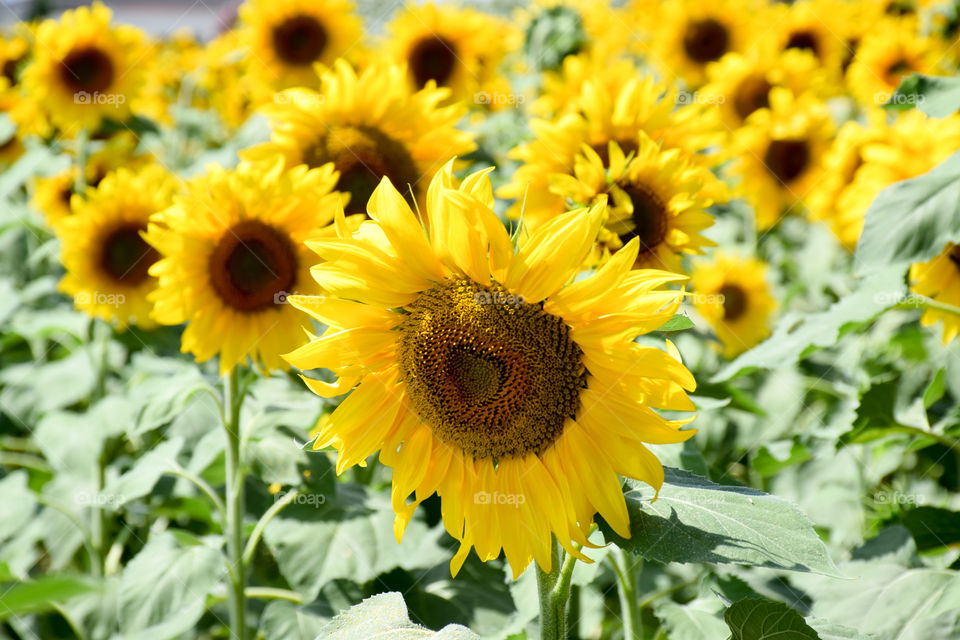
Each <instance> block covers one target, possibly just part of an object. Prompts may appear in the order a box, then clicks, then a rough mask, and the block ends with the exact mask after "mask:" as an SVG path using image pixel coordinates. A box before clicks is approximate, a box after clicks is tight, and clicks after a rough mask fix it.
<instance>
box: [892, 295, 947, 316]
mask: <svg viewBox="0 0 960 640" xmlns="http://www.w3.org/2000/svg"><path fill="white" fill-rule="evenodd" d="M891 309H919V310H921V311H939V312H941V313H949V314H950V315H954V316H960V307H955V306H953V305H952V304H946V303H945V302H938V301H936V300H934V299H933V298H928V297H926V296H921V295H917V294H916V293H913V294H910V296H909V297H908V298H907V300H906V301H904V302H901V303H899V304H896V305H894V306H893V307H891Z"/></svg>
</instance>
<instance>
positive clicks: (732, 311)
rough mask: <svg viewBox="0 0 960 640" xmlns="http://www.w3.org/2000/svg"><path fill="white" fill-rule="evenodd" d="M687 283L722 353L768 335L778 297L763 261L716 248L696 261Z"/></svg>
mask: <svg viewBox="0 0 960 640" xmlns="http://www.w3.org/2000/svg"><path fill="white" fill-rule="evenodd" d="M690 284H691V288H692V289H693V291H694V293H693V294H692V297H693V299H694V306H695V307H696V309H697V312H699V313H700V315H701V316H703V317H704V319H705V320H706V321H707V322H709V323H710V326H711V327H713V330H714V332H715V333H716V334H717V337H718V338H719V339H720V342H721V343H722V344H723V355H724V357H726V358H733V357H735V356H737V355H738V354H740V353H743V352H744V351H746V350H747V349H750V348H752V347H754V346H756V345H757V344H759V343H760V341H761V340H763V339H764V338H766V337H767V336H768V335H770V316H771V315H772V314H773V312H774V310H776V308H777V300H776V298H774V297H773V294H772V292H771V290H770V285H769V283H768V282H767V264H766V263H764V262H762V261H760V260H757V259H756V258H740V257H736V256H732V255H726V254H723V253H721V252H717V253H715V254H713V257H712V258H711V259H710V260H703V261H698V262H697V263H695V266H694V269H693V275H692V277H691V280H690Z"/></svg>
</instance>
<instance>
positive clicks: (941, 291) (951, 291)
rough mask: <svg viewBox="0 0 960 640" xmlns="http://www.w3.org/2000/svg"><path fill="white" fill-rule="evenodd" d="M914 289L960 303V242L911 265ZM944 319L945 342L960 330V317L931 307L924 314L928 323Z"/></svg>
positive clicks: (927, 324)
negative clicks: (931, 257)
mask: <svg viewBox="0 0 960 640" xmlns="http://www.w3.org/2000/svg"><path fill="white" fill-rule="evenodd" d="M910 290H911V291H913V292H915V293H918V294H920V295H922V296H927V297H930V298H933V299H934V300H935V301H937V302H942V303H944V304H949V305H953V306H954V307H960V245H955V244H953V243H952V242H949V243H947V246H946V248H945V249H944V250H943V251H942V252H941V253H940V254H939V255H938V256H936V257H934V258H933V259H932V260H930V261H928V262H921V263H919V264H914V265H910ZM937 322H943V343H944V344H947V343H948V342H950V341H951V340H953V339H954V338H956V337H957V334H958V333H960V318H958V317H957V316H956V315H954V314H950V313H944V312H943V311H937V310H935V309H928V310H926V311H924V312H923V316H921V317H920V324H922V325H923V326H925V327H929V326H931V325H934V324H936V323H937Z"/></svg>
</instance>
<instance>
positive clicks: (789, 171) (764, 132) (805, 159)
mask: <svg viewBox="0 0 960 640" xmlns="http://www.w3.org/2000/svg"><path fill="white" fill-rule="evenodd" d="M832 135H833V121H832V120H831V118H830V112H829V111H828V109H827V106H826V104H824V103H823V102H822V101H821V100H818V99H816V98H815V97H813V96H811V95H809V94H804V95H802V96H800V97H799V98H798V97H795V96H794V95H793V94H792V93H791V92H790V90H789V89H785V88H782V87H777V88H775V89H773V90H772V91H771V92H770V107H769V108H766V109H760V110H758V111H756V112H755V113H754V114H753V115H752V116H750V118H748V120H747V124H746V126H744V127H743V128H742V129H740V130H739V131H737V133H736V135H735V136H734V142H735V143H736V144H737V145H738V147H739V158H738V161H737V164H736V165H735V167H734V168H733V171H734V172H736V173H738V174H739V175H740V176H741V177H742V184H741V185H740V191H741V193H742V195H743V196H744V197H745V198H747V199H748V200H749V201H750V202H751V203H752V204H753V205H754V207H755V209H756V224H757V228H759V229H769V228H771V227H773V226H774V225H775V224H776V223H777V222H778V221H779V220H780V217H781V215H783V214H784V213H785V212H787V211H788V210H790V209H792V208H793V207H795V206H797V205H799V204H801V203H802V202H803V199H804V198H805V197H806V196H807V195H808V194H809V192H810V190H811V189H812V188H813V187H814V186H815V185H816V184H817V182H818V181H819V179H820V176H821V174H822V172H823V166H822V165H823V155H824V153H825V152H826V151H827V149H828V147H829V144H830V139H831V137H832Z"/></svg>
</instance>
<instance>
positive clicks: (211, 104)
mask: <svg viewBox="0 0 960 640" xmlns="http://www.w3.org/2000/svg"><path fill="white" fill-rule="evenodd" d="M248 53H249V52H248V49H247V46H246V45H245V44H244V43H243V40H242V38H241V35H240V34H238V33H237V32H236V31H228V32H226V33H224V34H222V35H220V36H218V37H217V38H215V39H214V40H212V41H211V42H209V43H207V45H206V46H205V47H203V50H202V52H201V58H200V60H199V61H198V62H197V65H198V66H197V70H196V75H197V78H198V79H197V88H198V91H196V92H195V94H194V97H193V104H194V106H196V107H197V108H200V109H206V108H213V109H214V110H216V111H217V113H218V114H219V115H220V118H221V120H222V121H223V122H224V124H226V125H227V126H228V127H231V128H237V127H239V126H240V125H242V124H243V123H244V122H245V121H246V120H247V118H249V117H250V115H251V114H252V113H253V112H254V111H255V110H256V109H257V108H259V107H260V106H262V105H264V104H266V103H268V102H270V101H271V100H272V99H273V96H274V93H275V92H274V90H273V88H272V87H271V86H270V85H269V84H268V83H267V82H266V81H265V80H264V79H262V78H261V77H260V74H256V73H251V71H250V70H251V67H252V65H253V63H254V62H255V61H254V60H252V59H251V56H249V55H247V54H248ZM310 84H313V83H312V82H311V83H310Z"/></svg>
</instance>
